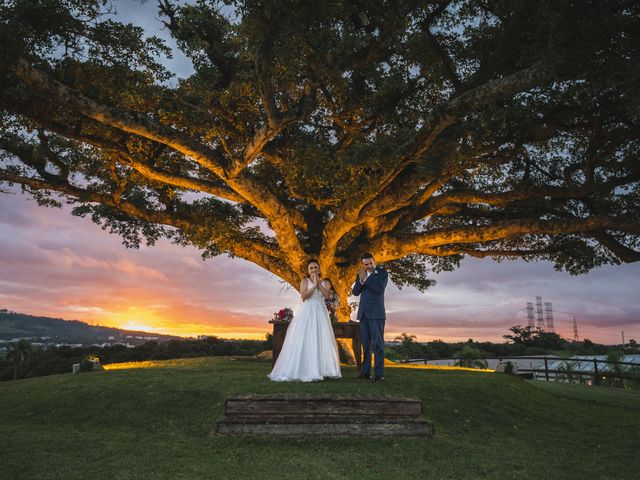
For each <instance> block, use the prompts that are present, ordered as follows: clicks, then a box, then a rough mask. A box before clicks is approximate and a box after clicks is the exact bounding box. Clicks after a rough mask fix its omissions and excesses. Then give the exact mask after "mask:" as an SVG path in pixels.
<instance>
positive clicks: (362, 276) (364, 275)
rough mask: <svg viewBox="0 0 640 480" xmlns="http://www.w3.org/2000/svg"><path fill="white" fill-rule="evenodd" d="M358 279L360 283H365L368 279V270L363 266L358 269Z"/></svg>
mask: <svg viewBox="0 0 640 480" xmlns="http://www.w3.org/2000/svg"><path fill="white" fill-rule="evenodd" d="M358 278H359V279H360V283H363V282H364V281H365V280H366V279H367V270H366V269H365V268H364V267H363V266H360V268H358Z"/></svg>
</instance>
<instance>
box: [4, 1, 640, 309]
mask: <svg viewBox="0 0 640 480" xmlns="http://www.w3.org/2000/svg"><path fill="white" fill-rule="evenodd" d="M157 11H158V14H159V16H160V19H161V20H162V21H163V22H164V24H165V26H166V28H167V29H168V31H169V32H170V34H171V36H172V37H173V38H174V39H175V40H176V42H177V45H178V47H179V48H180V49H181V50H182V52H184V54H186V55H187V57H188V58H189V59H190V60H191V61H192V64H193V74H191V75H190V76H189V77H188V78H179V77H176V76H175V75H173V74H172V72H170V71H168V69H167V68H168V67H167V66H168V65H170V62H169V61H168V58H169V57H170V53H171V52H170V49H169V48H168V47H167V46H166V45H165V44H164V43H163V41H162V40H160V39H159V38H156V37H153V36H149V35H148V34H146V33H145V31H144V29H143V28H141V27H139V26H136V25H132V24H126V23H122V22H119V21H116V19H115V17H114V16H113V15H112V14H109V3H108V2H107V1H106V0H29V1H26V0H9V1H6V2H3V4H2V6H0V110H1V113H0V123H1V129H0V152H1V157H0V187H1V186H2V184H5V186H6V184H9V185H11V184H20V185H22V187H23V189H24V190H25V191H27V192H29V193H30V194H31V195H33V196H34V197H35V198H36V199H37V200H38V201H39V202H40V203H41V204H43V205H56V204H58V203H59V202H60V201H67V202H70V203H72V204H73V205H74V207H75V208H74V213H75V214H77V215H88V216H90V217H91V218H92V219H93V221H95V222H96V223H99V224H101V225H103V226H104V228H105V229H108V230H109V231H110V232H114V233H118V234H120V235H122V237H123V238H124V242H125V244H126V245H128V246H136V245H138V244H140V242H143V241H146V242H148V243H153V242H154V241H156V240H157V239H158V238H160V237H168V238H170V239H172V241H174V242H176V243H178V244H184V245H195V246H196V247H198V248H200V249H202V251H203V254H204V255H205V256H215V255H219V254H228V255H232V256H237V257H241V258H244V259H247V260H248V261H251V262H253V263H255V264H257V265H259V266H261V267H263V268H265V269H267V270H269V271H271V272H273V273H274V274H276V275H278V276H279V277H281V278H282V279H283V280H285V281H287V282H289V283H290V284H292V285H294V286H297V284H298V281H299V279H300V278H301V277H302V276H303V275H304V274H305V273H306V272H305V263H306V260H307V259H308V258H309V257H311V256H313V257H317V258H318V259H319V261H320V265H321V268H322V270H323V272H324V274H325V275H329V276H330V277H332V279H333V282H334V285H335V286H336V287H337V289H338V291H339V293H340V294H341V295H342V296H343V298H345V296H346V292H347V290H348V287H349V285H350V284H351V281H352V278H353V274H354V266H355V265H357V261H358V257H359V254H360V253H361V252H362V251H365V250H366V251H371V252H373V253H374V255H375V257H376V260H377V261H378V262H384V263H385V264H386V266H387V268H388V270H389V272H390V274H391V277H392V280H393V281H394V282H395V283H396V284H397V285H400V286H402V285H415V286H417V287H418V288H421V289H424V288H427V287H428V286H429V285H430V284H431V280H429V279H428V278H427V266H429V268H432V269H434V270H435V271H438V270H442V269H452V268H455V267H456V266H457V265H458V264H459V262H460V260H461V259H462V258H463V257H464V256H465V255H469V256H474V257H492V258H494V259H498V260H500V259H503V258H524V259H527V260H536V259H543V260H550V261H553V262H555V264H556V266H557V268H559V269H566V270H568V271H569V272H571V273H583V272H586V271H588V270H589V269H591V268H594V267H596V266H599V265H602V264H607V263H608V264H612V263H613V264H617V263H620V262H633V261H637V260H639V259H640V251H639V250H640V242H639V239H640V237H639V236H638V233H639V232H640V223H639V222H638V220H637V219H638V218H640V201H639V200H640V197H639V195H640V190H639V180H640V163H639V162H638V160H637V157H638V152H639V146H640V145H639V141H638V131H639V130H638V118H639V116H638V114H639V105H640V90H639V88H640V87H639V86H640V81H639V80H640V78H639V77H640V75H639V73H640V65H639V63H638V61H637V59H638V58H640V37H639V36H638V33H637V32H638V31H640V25H639V23H640V22H639V21H638V19H640V5H639V4H638V2H636V1H632V0H611V1H607V2H602V1H599V0H585V1H581V2H572V1H567V0H547V1H544V0H541V1H536V2H527V1H515V2H514V1H506V0H459V1H456V0H452V1H446V0H433V1H425V0H420V1H418V0H402V1H400V0H382V1H380V0H375V1H374V0H371V1H367V0H344V1H340V0H337V1H330V2H329V1H327V2H316V1H311V0H269V1H264V0H244V1H242V0H237V1H232V0H228V1H209V0H199V1H194V2H173V1H171V0H162V1H159V2H157ZM0 189H1V188H0ZM343 304H345V308H347V307H346V302H343Z"/></svg>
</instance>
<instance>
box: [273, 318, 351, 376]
mask: <svg viewBox="0 0 640 480" xmlns="http://www.w3.org/2000/svg"><path fill="white" fill-rule="evenodd" d="M269 323H271V324H273V336H272V337H271V341H272V343H273V362H272V365H275V363H276V360H277V359H278V355H280V351H281V350H282V344H283V343H284V337H285V336H286V335H287V328H288V327H289V322H283V321H281V320H269ZM331 325H332V326H333V334H334V335H335V337H336V338H350V339H351V347H352V348H353V354H354V355H355V357H356V365H357V367H358V370H360V367H361V366H362V341H361V340H360V323H359V322H351V321H349V322H331Z"/></svg>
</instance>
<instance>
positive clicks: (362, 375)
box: [358, 373, 371, 380]
mask: <svg viewBox="0 0 640 480" xmlns="http://www.w3.org/2000/svg"><path fill="white" fill-rule="evenodd" d="M358 378H359V379H360V380H369V379H370V378H371V377H369V375H365V374H364V373H361V374H360V375H358Z"/></svg>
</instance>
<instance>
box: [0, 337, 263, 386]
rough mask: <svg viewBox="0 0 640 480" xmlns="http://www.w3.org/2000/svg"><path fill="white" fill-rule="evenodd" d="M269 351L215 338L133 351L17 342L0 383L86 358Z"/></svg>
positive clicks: (253, 343)
mask: <svg viewBox="0 0 640 480" xmlns="http://www.w3.org/2000/svg"><path fill="white" fill-rule="evenodd" d="M269 348H271V344H270V341H269V340H226V339H221V338H217V337H207V338H204V339H198V340H195V339H185V340H170V341H168V342H156V341H153V340H152V341H148V342H145V343H144V344H142V345H138V346H136V347H133V348H128V347H126V346H124V345H112V346H105V347H99V346H89V347H68V346H61V347H46V348H45V347H39V346H34V345H31V344H30V343H29V342H27V341H25V340H21V341H20V342H18V343H17V344H14V345H13V346H12V349H11V350H10V351H9V352H8V354H7V355H5V356H4V358H1V357H0V381H6V380H13V379H14V378H16V379H20V378H30V377H40V376H45V375H53V374H57V373H70V372H71V370H72V366H73V365H74V364H76V363H78V364H83V362H86V361H87V359H88V358H97V359H98V360H99V361H100V363H101V364H103V365H106V364H109V363H121V362H135V361H143V360H168V359H172V358H191V357H203V356H215V355H221V356H225V355H227V356H252V355H257V354H258V353H260V352H262V351H264V350H266V349H269Z"/></svg>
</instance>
